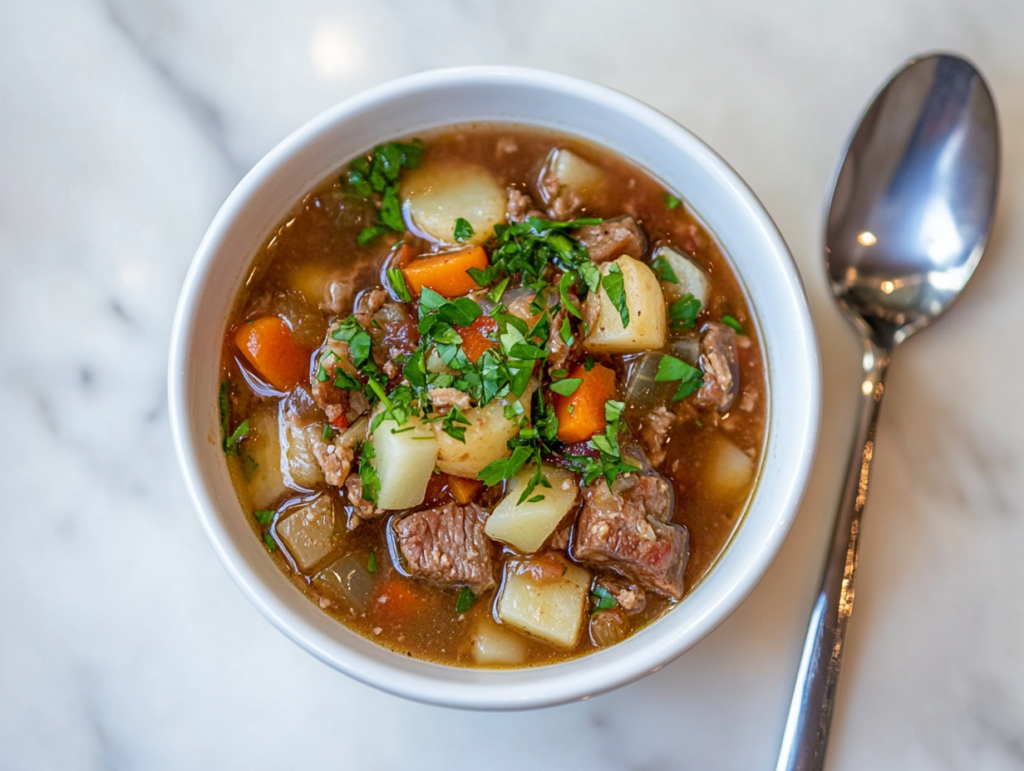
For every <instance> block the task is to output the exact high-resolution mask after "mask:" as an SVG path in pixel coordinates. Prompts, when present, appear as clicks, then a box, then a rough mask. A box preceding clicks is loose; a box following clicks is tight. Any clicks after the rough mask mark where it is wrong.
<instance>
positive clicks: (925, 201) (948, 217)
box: [825, 54, 999, 348]
mask: <svg viewBox="0 0 1024 771" xmlns="http://www.w3.org/2000/svg"><path fill="white" fill-rule="evenodd" d="M998 187H999V127H998V123H997V119H996V109H995V104H994V103H993V101H992V95H991V93H990V92H989V90H988V88H987V87H986V85H985V81H984V80H983V79H982V77H981V74H980V73H979V72H978V70H977V69H975V67H974V66H973V65H972V64H971V63H970V62H968V61H965V60H964V59H961V58H960V57H957V56H950V55H944V54H936V55H932V56H927V57H923V58H920V59H916V60H913V61H911V62H910V63H908V64H907V65H906V66H905V67H904V68H903V70H901V71H900V72H899V73H897V74H896V75H895V76H894V77H893V79H892V80H891V81H890V82H889V84H888V85H887V86H886V87H885V88H884V89H883V90H882V91H881V92H880V93H879V94H878V96H876V97H875V99H874V101H873V102H872V103H871V105H870V107H869V108H868V110H867V112H866V113H865V115H864V117H863V119H862V120H861V123H860V125H859V126H858V128H857V131H856V133H855V134H854V135H853V138H852V140H851V141H850V145H849V147H848V149H847V151H846V157H845V159H844V161H843V164H842V167H841V168H840V171H839V174H838V176H837V178H836V183H835V189H834V191H833V193H832V200H831V203H830V205H829V211H828V219H827V222H826V227H825V255H826V257H825V259H826V267H827V270H828V275H829V279H830V282H831V286H832V291H833V292H834V293H835V295H836V297H837V298H838V300H839V302H840V304H841V305H842V306H843V308H844V310H845V311H846V313H847V315H848V316H851V317H852V318H853V320H854V322H855V323H856V324H858V325H863V326H862V329H865V330H866V331H867V332H868V334H869V335H870V336H871V338H872V339H873V341H874V342H875V343H876V344H877V345H879V346H881V347H883V348H892V347H893V346H895V345H897V344H899V343H901V342H902V341H903V340H905V339H906V338H907V336H908V335H910V334H911V333H913V332H915V331H916V330H918V329H921V328H922V327H924V326H926V325H928V324H929V323H931V322H932V321H933V320H934V319H936V318H937V317H938V316H940V315H941V314H942V313H943V312H944V311H945V310H946V308H948V307H949V305H950V303H952V302H953V300H954V299H955V298H956V297H957V296H958V295H959V294H960V291H961V290H962V289H963V287H964V285H965V284H966V283H967V280H968V279H969V278H970V277H971V274H972V273H973V272H974V269H975V267H977V265H978V261H979V260H980V259H981V253H982V251H983V249H984V248H985V242H986V240H987V239H988V234H989V232H990V231H991V228H992V218H993V216H994V213H995V198H996V191H997V189H998Z"/></svg>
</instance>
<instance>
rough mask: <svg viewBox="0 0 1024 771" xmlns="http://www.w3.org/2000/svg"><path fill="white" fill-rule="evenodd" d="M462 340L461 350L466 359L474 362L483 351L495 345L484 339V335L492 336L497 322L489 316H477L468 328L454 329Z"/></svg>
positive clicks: (493, 342) (492, 341)
mask: <svg viewBox="0 0 1024 771" xmlns="http://www.w3.org/2000/svg"><path fill="white" fill-rule="evenodd" d="M455 329H456V330H457V331H458V333H459V337H461V338H462V350H463V351H465V352H466V358H468V359H469V360H470V361H471V362H474V363H475V362H476V360H477V359H479V358H480V357H481V356H483V354H484V351H486V350H487V349H488V348H494V347H495V346H496V345H497V343H496V342H495V341H494V340H491V339H489V338H487V337H485V334H487V333H490V334H494V333H495V332H497V331H498V322H497V321H495V320H494V319H492V318H491V317H490V316H477V318H476V320H475V321H474V322H473V323H472V324H471V325H470V326H468V327H455Z"/></svg>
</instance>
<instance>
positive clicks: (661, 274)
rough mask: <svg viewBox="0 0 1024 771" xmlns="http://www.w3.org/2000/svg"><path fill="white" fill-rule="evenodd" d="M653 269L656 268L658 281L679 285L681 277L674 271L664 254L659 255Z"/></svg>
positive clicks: (653, 263) (652, 265)
mask: <svg viewBox="0 0 1024 771" xmlns="http://www.w3.org/2000/svg"><path fill="white" fill-rule="evenodd" d="M651 267H652V268H654V272H655V273H656V274H657V275H658V280H660V281H664V282H665V283H667V284H678V283H679V277H678V276H676V272H675V271H674V270H672V266H671V265H669V263H668V258H667V257H666V256H665V255H664V254H660V255H658V259H656V260H655V261H654V262H652V263H651Z"/></svg>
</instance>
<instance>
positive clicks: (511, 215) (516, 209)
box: [505, 187, 544, 223]
mask: <svg viewBox="0 0 1024 771" xmlns="http://www.w3.org/2000/svg"><path fill="white" fill-rule="evenodd" d="M507 193H508V206H506V207H505V219H506V220H508V222H510V223H512V222H522V221H523V220H525V219H526V218H527V217H543V216H544V213H543V212H541V211H539V210H538V209H537V207H535V206H534V205H533V199H532V198H530V196H529V195H528V194H526V193H524V192H523V191H522V190H520V189H519V188H515V187H509V188H508V191H507Z"/></svg>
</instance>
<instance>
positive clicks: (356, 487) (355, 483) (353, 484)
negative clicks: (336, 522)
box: [345, 473, 388, 530]
mask: <svg viewBox="0 0 1024 771" xmlns="http://www.w3.org/2000/svg"><path fill="white" fill-rule="evenodd" d="M345 493H346V494H347V496H348V502H349V503H350V504H351V505H352V507H353V511H352V514H351V515H350V517H349V522H348V529H349V530H355V528H356V527H358V526H359V524H360V523H361V522H362V521H363V520H364V519H376V518H377V517H381V516H383V515H385V514H387V513H388V512H387V510H386V509H379V508H377V507H376V506H374V505H373V501H368V500H366V499H365V498H363V480H362V479H361V478H360V477H359V475H358V474H352V473H350V474H349V475H348V479H347V480H345Z"/></svg>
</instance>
